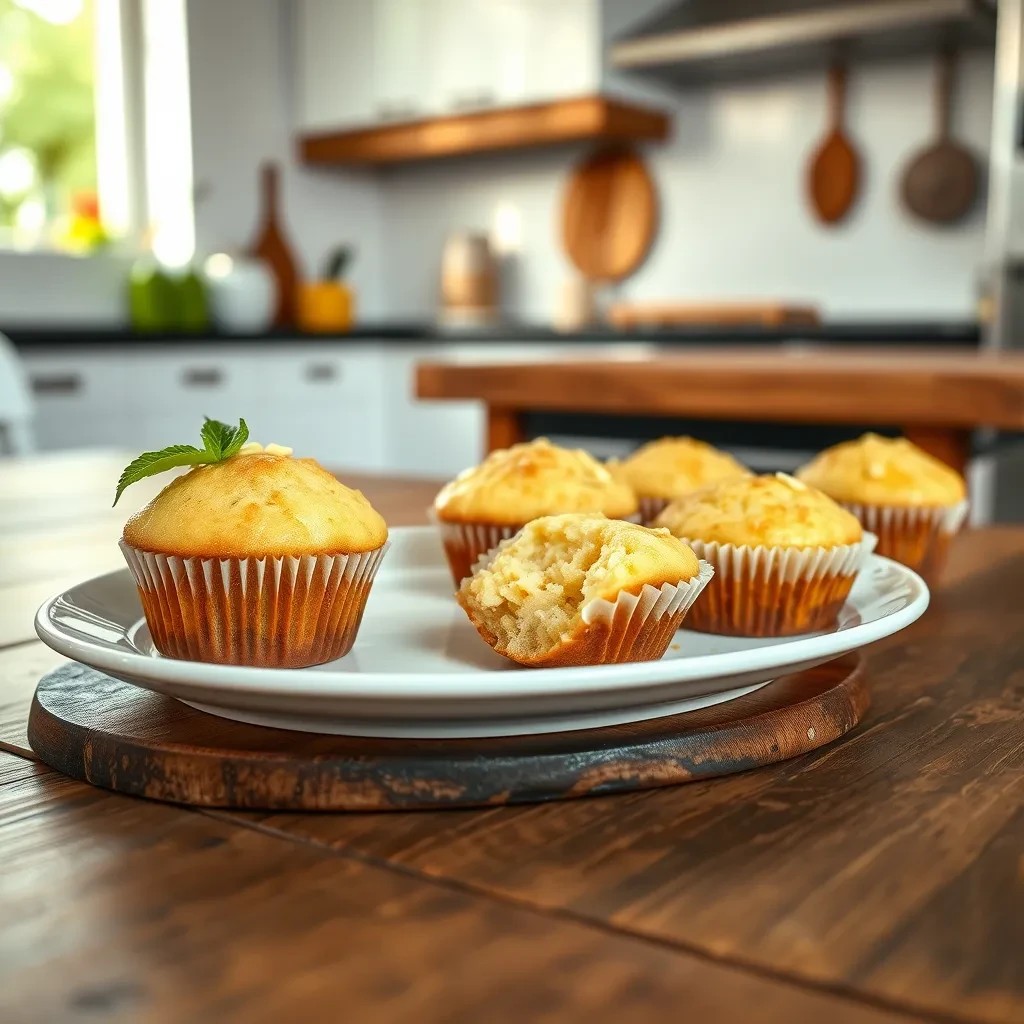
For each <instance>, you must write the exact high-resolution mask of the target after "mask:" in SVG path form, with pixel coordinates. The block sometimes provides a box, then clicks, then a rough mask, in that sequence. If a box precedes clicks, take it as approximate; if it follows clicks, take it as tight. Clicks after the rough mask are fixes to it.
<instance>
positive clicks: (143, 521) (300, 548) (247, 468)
mask: <svg viewBox="0 0 1024 1024" xmlns="http://www.w3.org/2000/svg"><path fill="white" fill-rule="evenodd" d="M283 451H286V450H282V449H279V448H278V449H276V450H274V449H272V450H270V451H265V450H263V449H261V448H260V446H258V445H250V446H247V448H246V449H244V450H243V452H241V453H239V454H238V455H235V456H233V457H231V458H228V459H226V460H224V461H221V462H215V463H212V464H210V465H203V466H197V467H196V468H194V469H192V470H190V471H189V472H188V473H186V474H185V475H184V476H182V477H179V478H178V479H176V480H174V481H172V482H171V483H170V484H169V485H168V486H167V487H165V488H164V490H163V491H161V492H160V494H158V495H157V497H156V498H154V499H153V501H151V502H150V503H149V505H147V506H146V507H145V508H144V509H142V511H141V512H138V513H136V515H134V516H133V517H132V518H131V519H130V520H129V521H128V523H127V525H126V526H125V530H124V536H123V538H122V541H121V550H122V551H123V553H124V556H125V559H126V561H127V562H128V566H129V568H130V569H131V571H132V574H133V575H134V577H135V582H136V584H137V585H138V589H139V597H140V599H141V601H142V608H143V611H144V613H145V616H146V622H147V624H148V625H149V629H150V633H151V634H152V637H153V643H154V644H155V645H156V647H157V649H158V650H159V651H160V652H161V653H162V654H165V655H167V656H168V657H172V658H185V659H189V660H193V661H206V662H216V663H226V664H236V665H257V666H264V667H279V668H302V667H305V666H307V665H316V664H320V663H321V662H325V661H332V660H334V659H335V658H340V657H341V656H342V655H344V654H346V653H347V652H348V650H349V649H350V648H351V647H352V644H353V642H354V641H355V636H356V632H357V631H358V629H359V624H360V622H361V620H362V615H363V610H364V608H365V605H366V600H367V598H368V597H369V593H370V587H371V585H372V583H373V578H374V575H375V573H376V571H377V568H378V566H379V565H380V561H381V558H382V557H383V554H384V545H385V543H386V541H387V526H386V525H385V523H384V520H383V519H382V518H381V517H380V515H379V514H378V513H377V512H376V511H375V510H374V508H373V507H372V506H371V505H370V503H369V502H368V501H367V500H366V498H364V497H363V495H362V494H360V493H359V492H358V491H354V490H351V489H350V488H348V487H345V486H344V485H343V484H341V483H339V482H338V480H336V479H335V478H334V477H333V476H331V474H330V473H328V472H327V471H326V470H325V469H323V468H322V467H321V466H319V465H318V464H317V463H316V462H314V461H313V460H312V459H292V458H290V457H289V456H288V455H285V454H283Z"/></svg>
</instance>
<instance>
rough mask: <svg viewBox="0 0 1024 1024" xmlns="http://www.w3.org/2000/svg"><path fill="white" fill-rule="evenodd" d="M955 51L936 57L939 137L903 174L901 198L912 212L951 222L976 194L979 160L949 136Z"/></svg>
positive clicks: (933, 220)
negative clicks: (937, 67) (937, 61)
mask: <svg viewBox="0 0 1024 1024" xmlns="http://www.w3.org/2000/svg"><path fill="white" fill-rule="evenodd" d="M955 64H956V55H955V54H954V53H953V52H952V51H951V50H947V51H945V52H943V53H942V54H941V55H940V57H939V73H938V76H937V79H936V96H935V101H936V109H937V111H938V138H937V139H936V140H935V142H934V143H933V144H932V145H930V146H927V147H926V148H925V149H923V150H921V151H920V152H919V153H918V154H917V155H916V156H915V157H914V158H913V159H912V160H911V161H910V164H909V165H908V166H907V169H906V171H905V173H904V175H903V189H902V191H903V202H904V203H905V204H906V206H907V208H908V209H909V210H910V212H911V213H913V214H914V215H915V216H917V217H920V218H921V219H922V220H927V221H931V222H933V223H935V224H951V223H953V222H954V221H957V220H959V219H960V218H961V217H963V216H964V214H966V213H968V212H969V211H970V209H971V207H972V206H973V205H974V200H975V199H976V197H977V195H978V164H977V161H976V160H975V159H974V156H973V155H972V154H971V152H970V150H968V149H967V148H966V147H964V146H961V145H960V144H959V143H958V142H954V141H953V139H952V138H951V137H950V134H951V133H950V97H951V96H952V93H953V73H954V70H955Z"/></svg>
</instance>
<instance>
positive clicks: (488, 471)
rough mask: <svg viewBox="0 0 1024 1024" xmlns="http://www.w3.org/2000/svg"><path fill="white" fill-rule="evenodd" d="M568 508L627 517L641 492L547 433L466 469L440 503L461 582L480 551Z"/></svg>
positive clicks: (448, 551)
mask: <svg viewBox="0 0 1024 1024" xmlns="http://www.w3.org/2000/svg"><path fill="white" fill-rule="evenodd" d="M563 512H565V513H569V512H578V513H583V512H600V513H602V514H603V515H605V516H608V518H610V519H626V518H629V517H631V516H635V515H636V513H637V500H636V495H635V494H634V493H633V489H632V488H631V487H630V486H629V484H627V483H625V482H624V481H622V480H618V479H616V478H615V477H614V476H613V475H612V474H611V473H609V472H608V470H607V469H606V468H605V467H604V466H602V465H601V463H600V462H598V461H597V460H596V459H595V458H594V457H593V456H592V455H590V454H588V453H587V452H585V451H582V450H580V449H575V450H572V449H568V448H560V447H559V446H558V445H554V444H552V443H551V442H550V441H548V440H547V439H546V438H540V439H539V440H536V441H530V442H528V443H526V444H516V445H513V446H512V447H511V448H500V449H498V450H497V451H493V452H491V454H490V455H488V456H487V458H486V459H484V461H483V462H482V463H481V464H480V465H479V466H475V467H473V468H472V469H467V470H466V471H465V472H463V473H460V474H459V475H458V476H457V477H456V478H455V479H454V480H452V481H451V482H450V483H448V484H446V485H445V486H444V487H443V488H442V489H441V491H440V493H439V494H438V495H437V498H436V499H435V501H434V508H433V514H434V518H435V520H436V521H437V522H438V524H439V525H440V528H441V539H442V543H443V544H444V550H445V555H446V556H447V558H448V564H449V566H450V567H451V571H452V577H453V578H454V580H455V584H456V586H458V584H459V583H460V582H461V581H462V580H463V579H464V578H465V577H466V576H468V575H469V574H470V572H471V571H472V569H473V565H474V563H475V562H476V561H477V559H478V558H479V557H480V556H481V555H483V554H486V553H487V552H488V551H490V550H491V548H493V547H495V546H496V545H497V544H498V543H499V542H500V541H502V540H504V539H506V538H508V537H511V536H513V534H515V533H516V532H517V531H518V530H519V529H521V528H522V526H523V525H524V524H526V523H528V522H529V521H530V520H531V519H537V518H539V517H540V516H547V515H557V514H559V513H563Z"/></svg>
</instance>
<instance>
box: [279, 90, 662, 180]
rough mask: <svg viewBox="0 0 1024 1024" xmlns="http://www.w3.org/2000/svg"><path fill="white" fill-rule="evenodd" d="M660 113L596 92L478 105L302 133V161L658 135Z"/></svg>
mask: <svg viewBox="0 0 1024 1024" xmlns="http://www.w3.org/2000/svg"><path fill="white" fill-rule="evenodd" d="M669 128H670V120H669V117H668V115H667V114H664V113H663V112H661V111H660V110H653V109H651V108H649V107H641V106H637V105H635V104H632V103H626V102H623V101H621V100H613V99H609V98H607V97H604V96H582V97H578V98H575V99H569V100H558V101H557V102H554V103H538V104H533V105H530V106H524V107H503V108H501V109H499V110H480V111H474V112H472V113H468V114H457V115H454V116H451V117H436V118H431V119H429V120H424V121H411V122H408V123H405V124H392V125H383V126H381V127H377V128H359V129H355V130H350V131H340V132H326V133H318V134H315V135H303V136H300V138H299V151H300V153H301V155H302V159H303V160H304V161H305V162H306V163H309V164H332V165H335V166H337V165H339V164H363V165H366V164H397V163H405V162H412V161H417V160H435V159H440V158H442V157H453V156H464V155H468V154H472V153H487V152H494V151H498V150H507V149H531V148H535V147H538V146H552V145H556V144H558V143H565V142H634V141H639V140H654V141H661V140H663V139H665V138H667V137H668V133H669Z"/></svg>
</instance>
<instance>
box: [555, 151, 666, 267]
mask: <svg viewBox="0 0 1024 1024" xmlns="http://www.w3.org/2000/svg"><path fill="white" fill-rule="evenodd" d="M657 227H658V192H657V188H656V187H655V184H654V179H653V178H652V177H651V173H650V171H649V170H648V168H647V165H646V164H645V163H644V161H643V159H642V158H641V157H640V156H639V154H637V153H635V152H633V151H632V150H630V149H627V148H625V147H621V146H620V147H614V148H610V149H602V150H599V151H598V152H596V153H594V154H592V155H591V156H589V157H587V159H586V160H584V161H583V162H582V163H581V164H579V165H578V166H577V167H576V168H575V170H574V171H573V172H572V175H571V176H570V178H569V184H568V186H567V188H566V191H565V197H564V199H563V203H562V243H563V245H564V246H565V251H566V254H567V255H568V257H569V259H570V260H571V261H572V262H573V264H574V265H575V267H576V269H577V270H578V271H579V272H580V273H581V274H582V275H583V276H584V277H585V278H587V279H588V280H590V281H621V280H623V278H626V277H629V275H630V274H632V273H634V272H635V271H636V270H638V269H639V267H640V266H641V264H642V263H643V261H644V259H645V258H646V257H647V253H648V252H649V251H650V248H651V245H652V243H653V242H654V237H655V235H656V234H657Z"/></svg>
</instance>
